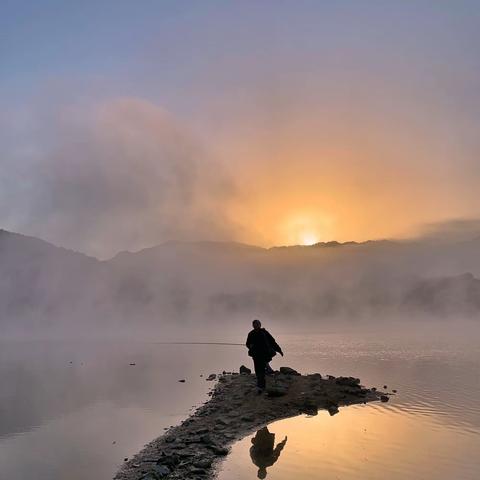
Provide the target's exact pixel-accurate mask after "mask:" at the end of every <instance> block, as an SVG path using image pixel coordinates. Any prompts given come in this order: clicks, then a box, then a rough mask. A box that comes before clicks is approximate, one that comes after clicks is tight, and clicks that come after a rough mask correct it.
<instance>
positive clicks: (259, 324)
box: [252, 319, 262, 330]
mask: <svg viewBox="0 0 480 480" xmlns="http://www.w3.org/2000/svg"><path fill="white" fill-rule="evenodd" d="M252 325H253V329H254V330H260V329H261V328H262V322H261V321H260V320H257V319H255V320H254V321H253V322H252Z"/></svg>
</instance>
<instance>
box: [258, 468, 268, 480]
mask: <svg viewBox="0 0 480 480" xmlns="http://www.w3.org/2000/svg"><path fill="white" fill-rule="evenodd" d="M257 477H258V478H260V479H261V480H263V479H264V478H267V469H266V468H265V467H260V468H259V469H258V472H257Z"/></svg>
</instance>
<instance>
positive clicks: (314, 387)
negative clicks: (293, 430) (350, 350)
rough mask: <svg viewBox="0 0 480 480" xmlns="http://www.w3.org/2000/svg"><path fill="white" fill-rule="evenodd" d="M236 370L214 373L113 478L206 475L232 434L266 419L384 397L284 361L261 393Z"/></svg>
mask: <svg viewBox="0 0 480 480" xmlns="http://www.w3.org/2000/svg"><path fill="white" fill-rule="evenodd" d="M241 371H242V372H243V373H240V374H238V373H232V374H228V373H227V374H223V375H220V376H218V382H217V383H216V385H215V387H214V389H213V391H212V392H210V395H211V398H210V400H208V401H207V402H206V403H205V404H203V405H202V406H201V407H199V408H198V410H197V411H196V412H195V413H194V414H193V415H192V416H190V417H189V418H187V419H186V420H185V421H183V422H182V423H181V424H180V425H178V426H176V427H172V428H170V429H169V430H168V431H166V433H165V434H164V435H163V436H161V437H159V438H157V439H156V440H154V441H153V442H151V443H150V444H148V445H147V446H146V447H145V448H144V449H143V450H142V451H141V452H140V453H138V454H137V455H136V456H135V457H133V458H132V459H131V460H129V461H126V462H125V463H124V465H123V467H122V468H121V469H120V471H119V472H118V473H117V474H116V475H115V477H114V479H115V480H159V479H165V480H170V479H172V480H173V479H177V480H179V479H182V480H187V479H188V480H207V479H211V478H214V476H215V474H216V471H217V470H216V467H217V466H218V465H219V463H220V462H221V460H222V459H223V458H224V457H225V456H226V455H227V454H228V452H229V448H230V446H231V445H232V444H233V443H234V442H235V441H236V440H239V439H241V438H242V437H244V436H245V435H247V434H249V433H252V432H254V431H255V430H257V429H258V428H260V427H263V426H264V425H266V424H268V423H271V422H273V421H275V420H279V419H282V418H288V417H293V416H296V415H299V414H302V413H303V414H307V415H316V414H317V412H318V410H319V409H326V410H328V412H329V413H330V415H335V414H336V413H338V407H339V406H344V405H351V404H356V403H366V402H370V401H374V400H380V399H381V398H380V397H381V396H382V397H384V398H382V399H381V400H382V401H386V400H388V396H385V395H380V394H379V393H377V392H376V390H375V389H367V388H364V387H362V386H361V385H360V380H359V379H357V378H353V377H336V378H335V377H332V376H328V377H326V378H323V377H322V376H321V375H320V374H318V373H316V374H312V375H300V374H299V373H297V372H296V371H295V370H293V369H291V368H288V367H282V368H281V369H280V371H279V372H275V374H273V375H271V376H269V377H268V378H267V389H266V391H265V393H264V394H261V395H257V389H256V386H255V383H256V382H255V376H254V375H252V374H250V373H248V372H249V371H248V369H247V368H245V367H242V368H241ZM214 377H215V375H214V374H212V375H211V376H210V377H209V378H208V379H210V380H213V379H214ZM208 379H207V380H208Z"/></svg>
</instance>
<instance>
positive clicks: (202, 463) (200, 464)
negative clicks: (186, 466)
mask: <svg viewBox="0 0 480 480" xmlns="http://www.w3.org/2000/svg"><path fill="white" fill-rule="evenodd" d="M212 462H213V459H211V458H199V459H197V460H194V461H193V466H194V467H197V468H210V466H211V465H212Z"/></svg>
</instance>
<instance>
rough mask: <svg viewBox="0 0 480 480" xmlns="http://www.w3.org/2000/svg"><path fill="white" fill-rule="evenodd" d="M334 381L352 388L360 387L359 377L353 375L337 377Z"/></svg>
mask: <svg viewBox="0 0 480 480" xmlns="http://www.w3.org/2000/svg"><path fill="white" fill-rule="evenodd" d="M335 383H336V384H337V385H343V386H345V387H353V388H357V387H358V388H359V387H360V379H359V378H354V377H337V378H336V379H335Z"/></svg>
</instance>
